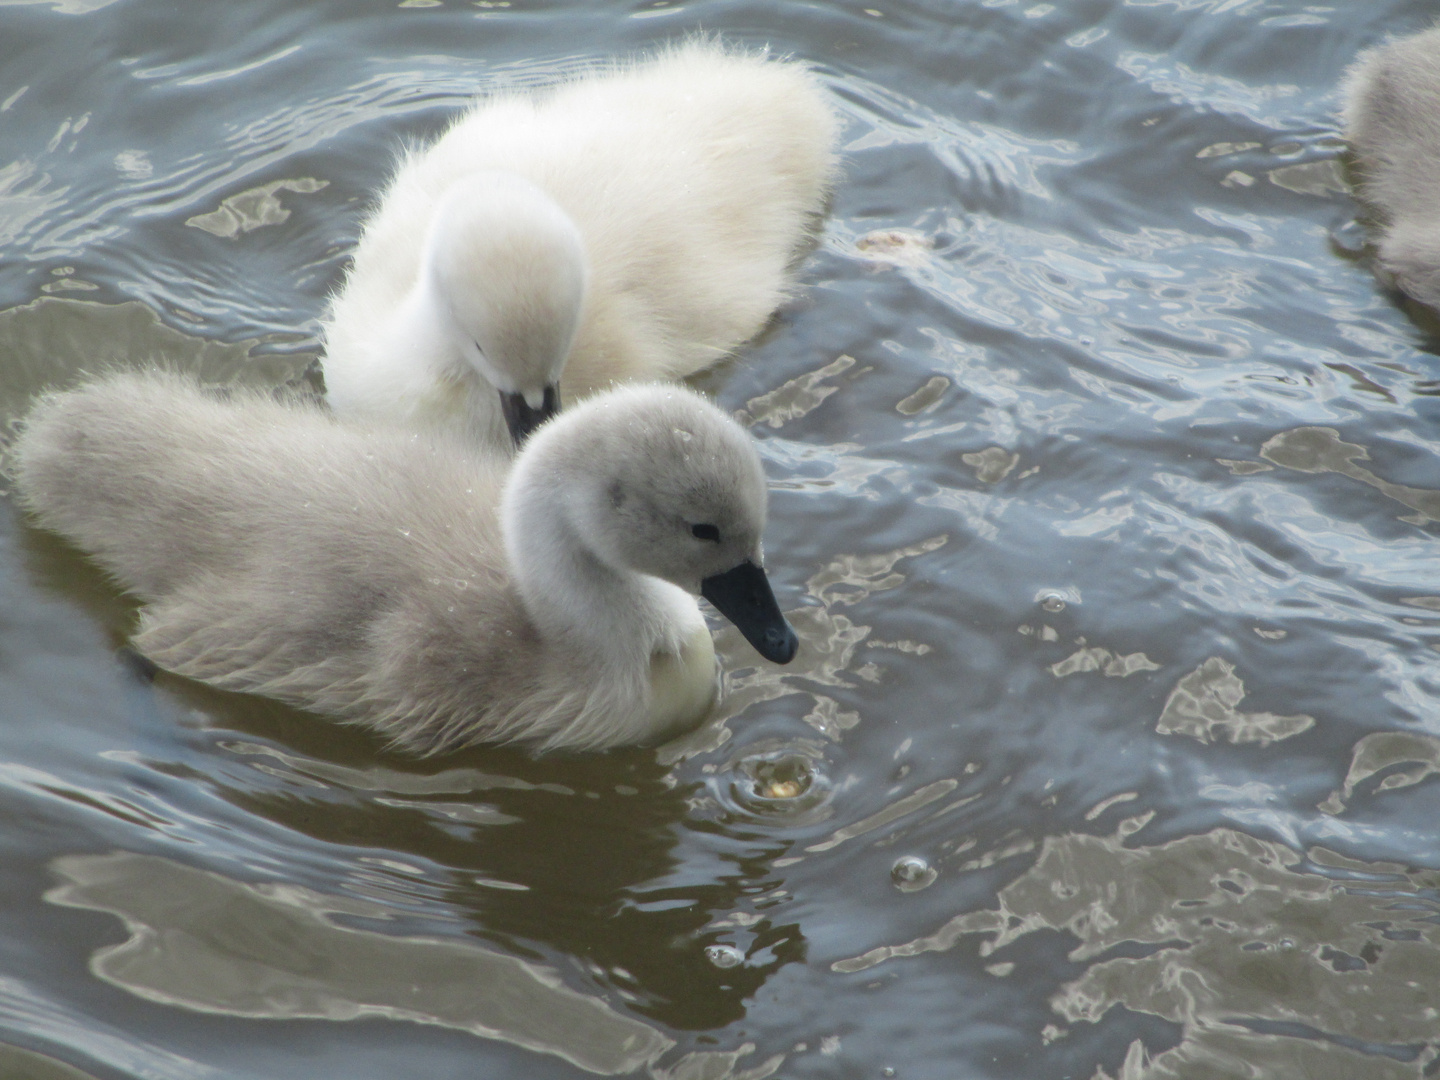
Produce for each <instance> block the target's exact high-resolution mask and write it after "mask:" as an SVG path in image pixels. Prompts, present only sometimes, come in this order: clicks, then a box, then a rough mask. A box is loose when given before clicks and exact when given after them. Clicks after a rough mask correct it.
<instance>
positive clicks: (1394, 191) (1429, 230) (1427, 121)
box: [1343, 27, 1440, 308]
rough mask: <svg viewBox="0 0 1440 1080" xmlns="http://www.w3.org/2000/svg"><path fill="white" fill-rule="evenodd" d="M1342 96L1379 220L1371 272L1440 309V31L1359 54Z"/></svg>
mask: <svg viewBox="0 0 1440 1080" xmlns="http://www.w3.org/2000/svg"><path fill="white" fill-rule="evenodd" d="M1344 97H1345V107H1344V114H1343V118H1344V123H1345V138H1346V139H1348V140H1349V142H1350V145H1351V146H1353V147H1354V149H1355V154H1356V158H1357V166H1358V171H1359V176H1360V194H1361V196H1362V197H1363V198H1364V199H1365V200H1366V201H1367V202H1370V203H1371V204H1373V205H1374V206H1375V208H1376V209H1377V210H1379V211H1380V213H1381V215H1382V218H1383V221H1382V232H1381V236H1380V242H1379V245H1378V249H1377V251H1376V258H1377V263H1378V269H1379V270H1380V272H1381V275H1382V276H1383V277H1386V278H1388V279H1389V280H1391V281H1393V283H1394V285H1395V286H1396V287H1397V288H1399V289H1400V290H1401V291H1402V292H1405V293H1407V294H1408V295H1410V296H1413V297H1414V298H1415V299H1417V300H1420V301H1422V302H1423V303H1426V304H1429V305H1430V306H1431V307H1434V308H1440V27H1435V28H1433V29H1430V30H1426V31H1425V32H1424V33H1420V34H1416V35H1414V36H1412V37H1407V38H1400V39H1398V40H1394V41H1389V42H1386V43H1385V44H1384V45H1381V46H1379V47H1377V48H1374V49H1371V50H1370V51H1368V52H1366V53H1363V54H1362V55H1361V57H1360V59H1359V60H1358V61H1356V63H1355V64H1354V66H1352V67H1351V69H1350V71H1349V73H1348V74H1347V75H1346V77H1345V87H1344Z"/></svg>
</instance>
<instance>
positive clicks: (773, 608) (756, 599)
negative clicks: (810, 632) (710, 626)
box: [700, 559, 800, 664]
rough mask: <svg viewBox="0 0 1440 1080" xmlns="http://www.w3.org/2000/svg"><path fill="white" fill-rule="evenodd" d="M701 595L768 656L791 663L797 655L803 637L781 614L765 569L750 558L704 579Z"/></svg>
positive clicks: (769, 658)
mask: <svg viewBox="0 0 1440 1080" xmlns="http://www.w3.org/2000/svg"><path fill="white" fill-rule="evenodd" d="M700 595H701V596H703V597H705V599H706V600H709V601H710V603H712V604H714V605H715V610H716V611H718V612H720V614H721V615H724V616H725V617H726V618H727V619H729V620H730V621H731V622H732V623H734V624H735V628H736V629H737V630H739V631H740V633H742V634H744V635H745V640H746V641H748V642H750V644H751V645H754V646H755V651H756V652H758V653H759V654H760V655H761V656H763V657H765V659H766V660H772V661H774V662H775V663H777V664H788V663H789V662H790V661H791V660H793V659H795V650H796V649H798V648H799V647H800V639H799V638H797V637H796V636H795V631H794V630H792V629H791V628H790V624H789V623H788V622H786V621H785V616H784V615H781V614H780V605H779V604H777V603H775V594H774V593H773V592H771V591H770V581H769V579H768V578H766V577H765V571H764V570H761V569H760V567H758V566H756V565H755V564H754V563H753V562H751V561H750V560H749V559H746V560H745V561H744V562H742V563H741V564H740V565H739V566H737V567H735V569H733V570H726V571H725V572H724V573H723V574H712V575H710V576H709V577H707V578H706V579H705V580H704V581H702V582H700Z"/></svg>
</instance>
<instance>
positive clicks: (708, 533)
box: [690, 525, 720, 544]
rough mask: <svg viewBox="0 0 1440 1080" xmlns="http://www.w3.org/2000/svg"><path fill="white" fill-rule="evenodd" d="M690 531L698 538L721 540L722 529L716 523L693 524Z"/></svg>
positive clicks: (716, 541)
mask: <svg viewBox="0 0 1440 1080" xmlns="http://www.w3.org/2000/svg"><path fill="white" fill-rule="evenodd" d="M690 532H691V534H692V535H693V536H694V537H695V539H696V540H714V541H715V543H717V544H718V543H719V542H720V530H719V529H717V528H716V527H715V526H714V525H691V526H690Z"/></svg>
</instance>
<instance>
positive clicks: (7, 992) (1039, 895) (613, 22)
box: [0, 0, 1440, 1080]
mask: <svg viewBox="0 0 1440 1080" xmlns="http://www.w3.org/2000/svg"><path fill="white" fill-rule="evenodd" d="M866 2H871V0H866ZM1432 16H1433V6H1432V5H1430V4H1427V3H1422V2H1401V0H1373V2H1371V3H1366V4H1335V5H1316V4H1302V3H1295V2H1281V0H1270V2H1266V0H1129V2H1121V0H1087V2H1084V3H1069V4H1053V5H1052V4H1047V3H1029V2H1011V0H962V2H946V3H940V2H928V3H919V2H899V3H874V6H870V7H861V6H858V5H853V6H852V5H846V4H839V3H804V2H800V0H768V2H766V3H747V2H738V0H694V2H688V3H685V2H681V3H675V2H668V0H662V2H650V0H646V2H643V3H639V4H635V3H624V4H622V3H611V2H606V3H601V4H594V3H574V2H571V3H566V2H550V3H545V2H531V0H509V2H506V0H486V2H480V3H463V2H461V0H406V2H404V3H399V4H396V3H394V2H389V3H363V4H356V3H348V2H347V3H341V2H338V0H334V2H329V3H318V2H312V3H307V4H304V5H285V4H278V3H270V2H265V0H235V2H232V3H230V4H227V5H224V6H215V5H210V6H208V7H202V8H199V9H196V10H194V11H192V10H190V9H189V8H179V9H177V8H176V7H175V6H174V5H171V4H164V3H160V2H159V0H46V2H39V3H34V2H32V3H26V2H19V3H16V2H9V3H0V28H3V32H0V252H3V256H0V419H3V420H4V421H9V420H11V419H13V418H14V417H15V416H17V415H18V414H19V413H20V412H22V411H23V409H24V407H25V403H26V402H27V401H28V400H30V399H31V398H32V397H33V395H34V394H36V393H38V392H40V391H41V390H42V389H44V388H45V387H49V386H56V385H63V384H64V383H66V382H68V381H70V380H73V379H74V378H76V377H77V374H78V373H79V372H81V371H83V370H94V369H97V368H100V367H104V366H106V365H113V364H128V365H144V364H149V363H153V362H157V361H158V362H163V363H166V364H170V365H173V366H179V367H183V368H187V369H195V370H201V371H203V372H204V373H205V374H206V377H207V378H209V379H211V380H213V381H217V382H229V381H240V382H252V383H259V384H262V385H274V384H278V383H281V382H286V381H304V380H307V379H312V378H313V375H312V374H307V370H308V368H309V365H310V364H311V362H312V360H313V358H314V355H315V351H316V347H317V342H316V328H317V325H318V324H317V320H318V318H319V315H320V313H321V312H322V310H323V305H324V301H325V297H326V295H327V293H328V291H329V290H330V289H332V288H333V287H334V286H335V284H336V282H337V281H338V278H339V275H340V273H341V272H342V269H343V267H344V263H345V259H346V256H347V253H348V251H349V250H350V248H351V246H352V245H353V242H354V239H355V237H356V235H357V231H358V227H359V222H360V220H361V217H362V214H363V212H364V209H365V207H366V206H367V200H368V199H369V198H370V197H371V195H372V193H373V192H374V191H375V190H376V188H377V187H378V186H379V185H380V184H381V183H383V181H384V178H385V176H386V173H387V170H388V167H389V166H388V163H389V161H390V160H391V159H392V157H393V154H394V153H395V152H396V151H397V149H398V148H400V147H401V146H403V145H405V143H406V142H407V141H410V140H415V139H422V138H425V137H427V136H429V135H431V134H433V133H434V132H436V131H438V130H440V129H441V128H442V127H443V125H444V124H445V123H446V121H447V120H448V119H449V118H450V117H451V116H453V115H454V113H455V111H456V110H457V109H458V108H460V107H461V106H462V105H463V103H464V102H465V101H466V100H467V99H468V97H469V96H471V95H472V94H474V93H476V92H479V91H482V90H484V89H485V88H487V87H491V86H495V85H498V84H501V83H505V82H512V81H515V80H522V81H523V80H533V79H544V78H547V77H552V76H553V75H554V74H555V73H557V72H560V71H564V70H566V69H567V68H569V67H570V66H572V65H574V64H575V63H577V62H579V61H583V60H585V59H589V58H594V57H601V56H608V55H613V54H617V53H624V52H627V51H630V50H633V49H636V48H640V47H643V46H645V45H647V44H651V43H655V42H660V41H664V40H668V39H670V38H673V37H675V36H678V35H682V34H684V33H686V32H689V31H693V30H695V29H696V28H702V27H703V28H704V29H706V30H710V31H723V32H724V33H726V34H727V35H728V36H730V37H732V38H733V39H734V40H737V41H742V42H749V43H754V44H760V43H768V44H770V45H772V46H773V47H774V48H775V49H777V50H779V51H782V52H793V53H795V54H797V55H799V56H802V57H804V58H806V59H808V60H810V61H812V62H813V63H814V64H816V65H817V67H818V68H819V70H820V71H821V73H822V75H823V77H824V78H825V80H826V82H827V84H828V85H829V86H830V87H831V89H832V90H833V92H834V94H835V98H836V101H837V105H838V108H839V109H840V111H841V112H842V114H843V118H844V144H845V174H844V179H843V181H842V183H841V185H840V186H839V189H838V190H837V192H836V195H835V199H834V204H833V208H832V214H831V217H830V218H829V220H828V222H827V224H826V226H825V230H824V234H823V236H822V237H821V239H820V242H819V244H818V246H817V248H816V250H815V251H814V253H813V254H812V255H811V256H810V257H809V258H808V259H807V261H806V263H805V265H804V271H803V276H804V280H805V283H806V289H805V291H804V293H803V295H802V296H800V297H799V298H797V299H796V300H795V301H794V302H793V303H791V304H789V305H788V306H787V307H786V308H785V309H784V310H783V311H782V312H781V313H780V314H779V316H778V317H777V318H776V320H775V322H774V324H773V325H772V326H771V327H770V328H769V329H768V330H767V332H766V333H765V334H764V335H762V337H761V339H760V340H759V341H758V342H757V343H756V344H755V345H754V346H753V347H752V348H750V349H747V350H746V351H745V352H744V353H743V355H742V356H741V357H739V358H738V359H737V360H735V361H733V362H731V363H728V364H726V365H725V366H724V367H723V368H722V369H720V370H718V371H716V372H715V373H713V374H712V375H710V376H708V377H707V378H706V379H704V380H703V383H704V385H705V387H706V389H708V390H710V391H711V392H713V393H714V394H715V395H716V396H717V398H718V400H719V401H720V402H721V403H722V404H724V405H725V406H726V407H728V408H731V409H733V410H735V411H736V412H737V414H739V415H740V416H741V417H742V419H743V420H745V421H746V422H747V423H749V424H750V425H751V427H752V430H753V431H754V433H755V435H756V437H757V438H758V439H759V440H760V444H761V447H762V452H763V454H764V457H765V461H766V467H767V470H768V472H769V475H770V477H771V480H772V485H773V488H772V492H773V493H772V509H771V519H772V520H771V526H770V529H769V533H768V535H767V538H766V549H767V553H768V556H769V559H770V562H771V570H772V575H773V577H774V579H775V581H776V585H777V591H778V592H780V593H781V595H782V602H783V603H784V604H785V606H786V607H787V608H789V609H791V618H792V620H793V622H794V623H795V625H796V627H797V629H798V631H799V632H800V635H801V639H802V648H801V653H800V656H799V657H798V658H797V660H796V662H795V663H794V664H793V665H792V666H791V667H789V668H785V669H778V668H773V667H769V666H758V667H757V666H756V665H757V663H758V662H757V661H756V659H755V657H754V655H753V653H751V652H750V651H749V650H748V649H747V648H746V647H745V646H744V644H743V642H742V641H741V640H740V639H739V638H738V636H737V635H735V634H734V633H733V632H731V631H726V630H722V631H721V632H720V636H719V643H720V649H721V653H722V656H723V658H724V659H725V662H726V664H727V667H728V671H727V675H726V682H727V698H726V702H725V704H724V706H723V707H722V708H721V709H720V710H719V712H718V713H717V714H716V716H715V717H714V718H713V719H712V721H711V722H710V723H709V724H707V725H706V726H705V727H704V728H702V729H701V730H700V731H698V732H696V733H694V734H693V735H691V736H689V737H687V738H685V739H682V740H679V741H677V742H676V743H673V744H671V745H669V746H667V747H663V748H661V749H660V750H659V751H658V752H657V751H656V750H653V749H649V750H644V749H642V750H630V751H625V752H618V753H613V754H608V755H600V756H572V757H566V756H557V757H549V758H544V759H539V760H535V759H532V758H530V757H528V756H526V755H524V754H522V753H518V752H515V751H509V750H477V751H469V752H466V753H463V754H457V755H452V756H449V757H446V758H443V759H435V760H429V761H415V760H413V759H408V758H405V757H402V756H399V755H395V754H391V753H388V752H386V751H385V750H384V749H383V747H382V746H381V745H380V744H379V743H378V742H376V741H375V740H373V739H370V738H368V737H367V736H366V735H364V734H362V733H358V732H355V731H349V730H344V729H340V728H337V727H335V726H333V725H330V724H327V723H325V722H323V721H320V720H318V719H316V718H314V717H310V716H307V715H305V714H302V713H299V712H295V711H293V710H288V709H285V708H282V707H280V706H277V705H272V704H269V703H266V702H263V701H258V700H255V699H250V698H246V697H241V696H236V695H227V694H220V693H217V692H213V691H210V690H207V689H205V688H203V687H198V686H195V685H193V684H188V683H185V682H183V681H181V680H176V679H173V678H168V677H165V676H162V677H161V678H160V679H159V680H157V681H156V682H155V683H154V684H150V683H147V682H146V681H145V680H144V679H143V678H141V677H140V676H139V675H138V674H137V672H136V671H135V670H134V669H133V667H132V666H130V665H127V663H126V662H125V660H124V658H123V654H121V653H118V652H117V649H118V647H119V646H120V645H121V644H123V642H124V640H125V635H126V633H127V631H128V629H129V627H130V626H131V625H132V622H133V618H134V609H133V605H132V604H131V603H130V602H128V601H127V600H125V599H124V598H123V597H121V596H119V595H118V594H116V592H115V591H114V590H113V589H112V588H111V587H110V586H109V585H108V584H107V583H106V582H105V581H104V579H103V578H102V577H101V575H100V574H99V573H98V572H96V571H95V570H94V569H93V568H91V567H89V566H88V564H87V563H86V562H85V561H84V559H83V558H82V557H80V556H79V555H78V554H77V553H76V552H74V551H72V550H70V549H68V548H66V547H65V546H64V545H62V544H60V543H59V542H58V541H56V540H55V539H54V538H52V537H49V536H47V535H45V534H43V533H40V532H38V531H36V530H34V529H31V528H29V527H28V526H26V525H25V524H24V523H23V521H22V520H20V518H19V517H18V515H17V514H16V513H15V512H14V510H13V508H12V507H11V506H10V505H9V503H8V502H6V501H0V803H3V814H0V851H3V857H0V898H3V899H0V1072H7V1071H8V1073H15V1074H18V1075H25V1076H31V1075H34V1076H42V1077H46V1078H61V1077H65V1078H72V1077H76V1076H89V1077H94V1078H100V1080H108V1078H112V1077H114V1078H119V1077H124V1078H132V1077H133V1078H138V1077H147V1078H151V1077H158V1078H167V1080H168V1078H189V1077H208V1076H216V1077H218V1076H224V1077H255V1078H267V1080H270V1078H280V1077H296V1078H302V1077H303V1078H306V1080H314V1078H322V1077H335V1078H337V1080H339V1078H345V1080H351V1078H370V1077H374V1078H377V1080H378V1078H394V1077H409V1076H417V1077H418V1076H425V1077H449V1076H455V1077H459V1076H467V1077H468V1076H484V1077H487V1078H504V1077H525V1078H545V1077H580V1076H589V1075H640V1076H650V1077H654V1078H657V1080H658V1078H664V1080H701V1078H704V1080H763V1078H765V1077H772V1076H773V1077H787V1078H801V1077H827V1078H829V1077H856V1078H861V1077H882V1076H898V1077H906V1078H927V1080H928V1078H934V1080H948V1078H953V1077H957V1076H960V1077H966V1078H997V1080H998V1078H1011V1077H1013V1078H1026V1080H1028V1078H1032V1077H1057V1078H1058V1077H1073V1078H1075V1080H1090V1078H1099V1077H1113V1078H1119V1077H1122V1076H1123V1077H1125V1078H1126V1080H1138V1078H1151V1077H1155V1078H1159V1077H1185V1078H1194V1077H1202V1076H1203V1077H1212V1076H1213V1077H1232V1076H1233V1077H1241V1076H1255V1075H1261V1076H1266V1077H1282V1076H1287V1077H1288V1076H1296V1077H1300V1076H1303V1077H1307V1078H1324V1077H1335V1078H1347V1080H1348V1078H1352V1077H1357V1076H1365V1077H1378V1078H1388V1077H1419V1076H1426V1075H1432V1074H1433V1073H1434V1072H1435V1070H1436V1068H1437V1067H1440V1066H1436V1065H1435V1062H1436V1061H1437V1059H1440V1011H1437V1009H1440V1005H1437V1001H1440V957H1437V956H1436V949H1437V945H1440V936H1437V930H1436V918H1437V915H1440V845H1437V843H1436V840H1435V822H1436V821H1437V820H1440V781H1437V779H1436V775H1437V774H1440V710H1437V687H1440V679H1437V675H1440V672H1437V667H1440V546H1437V545H1440V528H1437V526H1440V469H1437V460H1440V439H1437V437H1436V434H1435V424H1436V420H1437V419H1440V407H1437V401H1436V398H1437V395H1440V381H1437V379H1440V365H1437V361H1436V356H1435V341H1436V338H1435V336H1434V334H1435V331H1436V327H1437V323H1436V319H1435V316H1434V315H1433V314H1432V313H1429V312H1426V311H1424V310H1423V309H1420V308H1418V307H1415V306H1414V305H1410V304H1408V303H1406V302H1404V301H1402V300H1401V299H1400V298H1398V297H1397V296H1395V295H1393V294H1390V293H1387V292H1385V291H1384V290H1383V289H1382V288H1381V287H1379V286H1378V285H1377V284H1376V282H1375V281H1374V279H1373V277H1372V276H1371V275H1370V273H1369V269H1368V266H1367V263H1366V261H1365V258H1364V251H1363V245H1364V235H1365V234H1364V229H1363V211H1362V209H1361V208H1360V207H1359V206H1357V204H1356V203H1354V202H1353V201H1352V199H1351V197H1350V196H1349V194H1348V192H1347V186H1346V169H1345V161H1344V155H1343V153H1342V149H1343V148H1342V145H1341V143H1340V142H1339V140H1338V132H1337V129H1336V121H1335V112H1336V108H1337V106H1338V98H1337V95H1336V92H1335V86H1336V83H1337V81H1338V79H1339V78H1340V76H1341V73H1342V72H1343V70H1344V68H1345V66H1346V64H1348V63H1349V62H1350V60H1351V59H1353V57H1354V55H1355V54H1356V52H1357V51H1358V50H1360V49H1361V48H1363V47H1365V46H1367V45H1369V44H1372V43H1375V42H1377V41H1378V40H1380V39H1381V38H1382V37H1383V36H1384V35H1385V34H1386V33H1387V32H1408V31H1410V30H1417V29H1420V28H1422V27H1423V26H1425V25H1427V24H1428V22H1429V21H1430V19H1431V17H1432ZM786 784H795V785H796V786H797V787H798V788H800V789H801V790H800V791H799V792H798V794H797V796H796V797H793V798H792V797H790V796H791V795H792V794H795V789H793V788H790V787H785V786H784V785H786ZM776 785H780V786H778V787H777V786H776Z"/></svg>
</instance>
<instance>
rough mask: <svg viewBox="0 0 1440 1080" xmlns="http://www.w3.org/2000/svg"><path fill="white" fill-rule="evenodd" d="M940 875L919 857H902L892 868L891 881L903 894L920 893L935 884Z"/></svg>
mask: <svg viewBox="0 0 1440 1080" xmlns="http://www.w3.org/2000/svg"><path fill="white" fill-rule="evenodd" d="M938 876H939V875H938V874H937V873H936V872H935V868H934V867H932V866H931V865H930V864H929V863H928V862H926V861H925V860H924V859H922V858H921V857H920V856H919V855H902V856H900V858H898V859H896V860H895V865H894V866H892V867H891V868H890V880H891V881H892V882H893V883H894V885H895V887H896V888H897V889H899V890H900V891H901V892H919V891H920V890H921V889H923V888H925V887H926V886H928V885H931V884H933V883H934V881H935V879H936V878H937V877H938Z"/></svg>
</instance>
